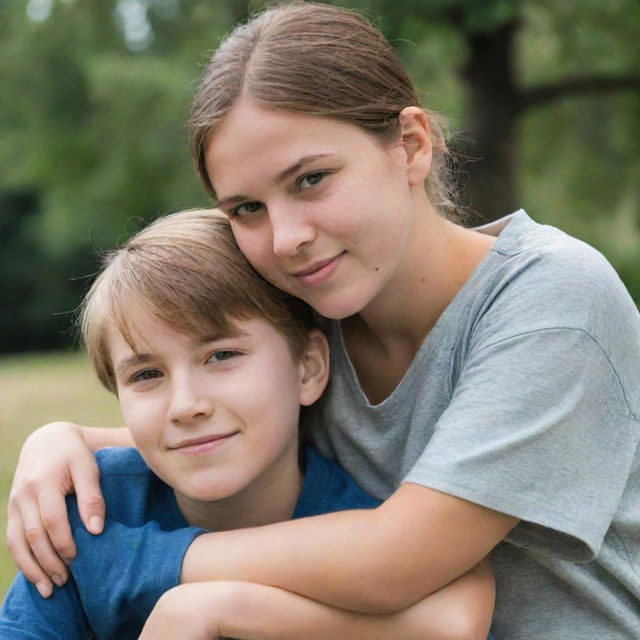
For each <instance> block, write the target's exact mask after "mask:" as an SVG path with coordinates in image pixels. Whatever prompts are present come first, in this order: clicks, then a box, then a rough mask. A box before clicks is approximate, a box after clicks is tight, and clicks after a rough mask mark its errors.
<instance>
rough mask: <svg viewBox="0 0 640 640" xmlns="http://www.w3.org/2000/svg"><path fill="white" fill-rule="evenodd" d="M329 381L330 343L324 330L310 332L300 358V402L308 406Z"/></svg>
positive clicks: (316, 398) (320, 393)
mask: <svg viewBox="0 0 640 640" xmlns="http://www.w3.org/2000/svg"><path fill="white" fill-rule="evenodd" d="M328 381H329V344H328V342H327V338H326V337H325V335H324V333H322V331H319V330H318V329H313V331H310V332H309V337H308V339H307V344H306V346H305V349H304V351H303V353H302V356H301V358H300V404H301V405H303V406H305V407H308V406H310V405H312V404H313V403H314V402H315V401H316V400H318V398H320V396H321V395H322V393H323V391H324V390H325V387H326V386H327V382H328Z"/></svg>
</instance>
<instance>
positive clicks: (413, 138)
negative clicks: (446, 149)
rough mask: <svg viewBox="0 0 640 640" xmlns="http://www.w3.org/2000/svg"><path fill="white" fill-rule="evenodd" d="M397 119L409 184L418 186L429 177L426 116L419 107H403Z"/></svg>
mask: <svg viewBox="0 0 640 640" xmlns="http://www.w3.org/2000/svg"><path fill="white" fill-rule="evenodd" d="M399 119H400V136H401V144H402V147H403V148H404V150H405V153H406V155H407V169H408V177H409V184H410V185H411V186H420V185H422V184H423V183H424V181H425V180H426V178H427V176H428V175H429V170H430V169H431V158H432V154H433V149H432V144H431V130H430V128H429V121H428V120H427V114H426V113H425V112H424V110H423V109H421V108H420V107H405V108H404V109H403V110H402V111H401V112H400V116H399Z"/></svg>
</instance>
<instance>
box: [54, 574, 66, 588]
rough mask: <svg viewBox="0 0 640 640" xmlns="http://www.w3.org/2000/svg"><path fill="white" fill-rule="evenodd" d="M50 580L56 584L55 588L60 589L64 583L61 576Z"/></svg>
mask: <svg viewBox="0 0 640 640" xmlns="http://www.w3.org/2000/svg"><path fill="white" fill-rule="evenodd" d="M51 579H52V580H53V581H54V582H55V583H56V586H57V587H61V586H62V585H63V584H64V583H65V579H64V578H63V577H62V576H58V575H56V576H51Z"/></svg>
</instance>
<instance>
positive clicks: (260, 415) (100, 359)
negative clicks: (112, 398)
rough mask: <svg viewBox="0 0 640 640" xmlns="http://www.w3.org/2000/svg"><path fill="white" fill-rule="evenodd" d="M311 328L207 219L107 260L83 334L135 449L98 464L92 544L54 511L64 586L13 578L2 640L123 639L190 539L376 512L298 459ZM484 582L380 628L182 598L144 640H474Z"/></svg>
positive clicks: (135, 628)
mask: <svg viewBox="0 0 640 640" xmlns="http://www.w3.org/2000/svg"><path fill="white" fill-rule="evenodd" d="M315 320H316V318H315V315H314V314H313V312H312V311H311V310H310V309H309V308H308V307H306V305H304V303H302V302H300V301H299V300H297V299H294V298H292V297H290V296H287V295H286V294H283V293H282V292H280V291H279V290H277V289H275V288H274V287H272V286H271V285H269V284H268V283H266V282H265V281H264V280H262V279H261V278H260V277H259V276H258V275H257V274H256V273H255V272H254V271H253V270H252V268H251V267H250V266H249V265H248V263H247V262H246V260H245V259H244V257H243V256H242V254H241V253H240V251H239V249H238V248H237V246H236V243H235V241H234V239H233V236H232V234H231V232H230V228H229V224H228V222H227V220H226V217H224V216H221V215H220V214H218V213H217V212H215V211H190V212H184V213H180V214H174V215H171V216H167V217H165V218H163V219H160V220H158V221H156V222H155V223H153V224H152V225H150V226H149V227H147V228H146V229H144V230H143V231H141V232H140V233H139V234H137V235H136V236H134V237H133V238H131V239H130V240H129V241H128V242H127V243H126V244H125V245H124V246H123V247H122V248H121V249H118V250H116V251H114V252H112V253H111V254H110V255H109V257H108V260H107V266H106V267H105V269H104V271H103V272H102V273H101V275H100V276H99V277H98V278H97V280H96V281H95V283H94V285H93V286H92V288H91V290H90V292H89V294H88V296H87V299H86V300H85V303H84V306H83V310H82V318H81V324H82V335H83V340H84V344H85V346H86V349H87V352H88V354H89V357H90V359H91V361H92V364H93V366H94V368H95V370H96V372H97V375H98V377H99V379H100V381H101V382H102V383H103V385H104V386H105V387H106V388H107V389H109V390H110V391H112V392H114V393H116V394H117V396H118V399H119V402H120V406H121V410H122V413H123V417H124V421H125V423H126V425H127V427H128V428H129V431H130V434H131V437H132V440H133V443H134V444H135V446H136V449H129V448H122V449H120V448H114V449H107V450H104V451H101V452H98V454H97V457H98V461H99V465H100V471H101V479H102V488H103V492H104V495H105V498H106V500H107V509H108V521H107V523H106V526H105V531H104V533H103V534H102V535H100V536H98V537H97V538H96V537H94V536H91V535H90V534H88V533H86V531H85V529H84V527H83V526H82V524H81V522H80V518H79V515H78V512H77V507H76V505H75V502H74V500H73V499H70V500H69V502H68V507H69V512H70V516H71V523H72V528H73V530H74V537H75V541H76V545H77V546H78V555H77V557H76V559H75V560H74V562H73V564H72V565H71V568H70V573H71V576H70V579H69V580H68V581H67V583H66V584H65V585H64V586H61V587H60V588H58V589H56V591H55V592H54V594H53V595H52V597H51V598H49V599H42V598H41V597H40V596H39V595H38V593H37V591H35V589H34V588H33V587H32V586H31V585H29V584H28V583H27V582H26V580H25V578H24V577H23V576H18V578H17V579H16V581H15V582H14V584H13V586H12V588H11V590H10V592H9V594H8V596H7V599H6V601H5V604H4V606H3V609H2V613H1V615H0V637H1V638H5V637H7V638H8V637H11V638H14V639H17V638H38V639H39V640H42V639H50V638H51V639H52V638H64V640H74V639H75V638H78V639H80V638H87V637H97V638H102V639H108V638H113V639H116V638H117V639H118V640H126V639H127V638H137V637H138V636H139V634H140V632H141V630H142V627H143V625H144V624H145V620H146V619H147V617H148V616H149V614H150V612H151V610H152V609H153V607H154V605H155V604H156V602H157V601H158V599H159V598H160V597H161V596H162V594H163V593H164V592H166V591H167V590H169V589H171V588H172V587H175V586H176V585H178V584H179V578H180V568H181V567H180V564H181V558H182V557H183V555H184V552H185V550H186V548H187V546H188V545H189V544H190V543H191V542H192V540H193V539H194V538H195V537H196V536H197V535H198V534H199V533H202V532H203V531H205V530H214V531H222V530H229V529H238V528H243V527H248V526H251V527H255V526H261V525H267V524H270V523H273V522H278V521H281V520H286V519H289V518H291V517H294V518H298V517H305V516H311V515H317V514H321V513H325V512H327V511H336V510H341V509H352V508H371V507H375V506H376V505H377V504H378V501H377V500H375V499H373V498H371V497H369V496H367V495H366V494H364V493H363V492H362V491H361V490H360V489H359V488H358V487H357V486H356V485H355V483H354V482H353V481H352V480H351V479H350V478H349V477H348V476H347V475H346V474H345V473H344V472H343V471H342V470H341V469H340V468H339V467H337V466H336V465H335V464H334V463H331V462H329V461H327V460H324V459H323V458H322V457H321V456H320V455H319V454H318V453H317V452H316V451H314V450H313V449H310V448H302V449H300V447H299V437H298V435H299V434H298V429H299V413H300V408H301V407H309V406H311V405H312V404H313V403H314V402H316V400H318V398H319V397H320V396H321V394H322V393H323V391H324V388H325V386H326V383H327V379H328V347H327V342H326V339H325V337H324V335H323V334H322V333H321V332H320V331H319V330H318V329H317V327H316V322H315ZM301 468H302V469H304V474H303V472H302V471H301ZM490 582H491V581H490V579H489V580H488V579H487V577H486V575H485V574H481V573H472V574H470V575H469V576H467V577H464V578H462V579H460V581H456V583H453V584H452V585H451V586H450V587H447V588H446V589H444V590H443V591H442V592H439V593H438V594H435V595H434V596H432V597H431V598H427V599H425V600H424V601H422V602H421V603H418V604H417V605H415V606H414V607H411V608H410V609H408V610H407V612H403V613H402V614H396V615H394V616H368V615H359V614H352V613H347V612H343V611H340V610H337V609H332V608H331V607H327V606H325V605H321V604H319V603H315V602H313V601H310V600H308V599H306V598H302V597H299V596H297V595H295V594H290V593H288V592H284V591H282V590H279V589H273V588H271V587H268V586H264V585H253V584H251V583H203V584H202V585H189V588H188V590H187V591H185V589H184V588H183V587H177V588H176V589H173V590H172V591H170V592H169V593H167V595H166V596H165V597H164V598H163V599H162V602H161V605H160V608H161V612H162V613H163V614H165V615H166V616H168V617H169V618H170V617H171V615H170V608H171V605H172V603H175V602H179V603H181V606H180V608H179V610H178V611H177V613H178V614H179V618H180V620H179V623H178V624H179V627H178V629H179V631H178V632H177V635H176V631H171V630H170V628H169V623H167V624H165V625H164V627H163V629H162V630H156V629H151V630H149V629H147V631H146V633H147V634H148V636H147V637H152V638H154V639H158V638H160V634H161V633H166V634H167V635H165V636H163V637H167V638H170V637H181V638H195V637H203V638H212V637H214V638H215V637H218V636H220V635H233V636H234V637H240V638H245V637H247V638H249V637H250V638H259V637H265V638H266V637H278V638H285V637H291V638H295V637H298V638H299V637H305V638H307V637H314V634H315V635H317V636H318V637H327V638H331V637H345V638H347V637H348V638H357V637H362V638H371V637H377V635H381V636H382V635H384V636H386V637H394V638H401V637H416V636H418V637H434V638H437V637H451V636H450V635H447V636H445V635H444V632H443V633H442V635H439V634H440V631H439V630H440V629H441V628H443V629H444V628H446V632H447V633H449V632H450V630H451V628H452V626H454V627H456V626H457V628H459V629H463V631H464V635H463V636H462V637H476V636H475V633H476V632H477V630H478V629H482V633H483V634H486V627H487V626H488V623H489V619H490V612H491V601H492V593H491V587H492V585H491V584H490ZM185 595H188V596H189V597H188V598H187V599H186V600H187V601H186V603H185V602H183V600H184V596H185ZM198 597H200V601H198ZM478 600H480V601H481V603H482V606H481V608H480V610H479V609H478V604H477V601H478ZM203 602H206V606H202V603H203ZM190 603H191V604H192V605H193V606H192V607H191V609H193V611H191V610H189V608H188V607H189V604H190ZM487 603H488V606H485V605H487ZM196 604H197V605H198V606H197V607H196V606H195V605H196ZM261 605H262V606H261ZM247 607H250V608H247ZM265 607H266V608H265ZM167 608H169V613H168V614H167ZM465 625H466V626H465ZM468 630H472V631H473V634H474V635H471V634H470V633H467V631H468ZM390 633H391V634H392V635H390ZM198 634H200V635H198Z"/></svg>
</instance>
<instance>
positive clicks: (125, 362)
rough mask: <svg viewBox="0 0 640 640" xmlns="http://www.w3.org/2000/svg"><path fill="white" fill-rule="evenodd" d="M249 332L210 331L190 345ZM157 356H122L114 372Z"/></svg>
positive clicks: (238, 336)
mask: <svg viewBox="0 0 640 640" xmlns="http://www.w3.org/2000/svg"><path fill="white" fill-rule="evenodd" d="M248 335H249V334H248V333H247V332H246V331H240V330H231V331H228V332H225V333H210V334H207V335H204V336H202V337H201V338H194V339H193V340H191V346H192V347H194V348H196V347H200V346H202V345H204V344H208V343H209V342H218V341H219V340H226V339H227V338H243V337H246V336H248ZM156 358H157V356H156V355H154V354H153V353H134V354H133V355H132V356H129V357H128V358H123V359H122V360H120V362H118V364H117V366H116V367H115V374H116V376H117V375H122V373H124V372H125V371H126V370H127V369H128V368H129V367H132V366H137V365H140V364H145V363H147V362H153V360H155V359H156Z"/></svg>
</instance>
